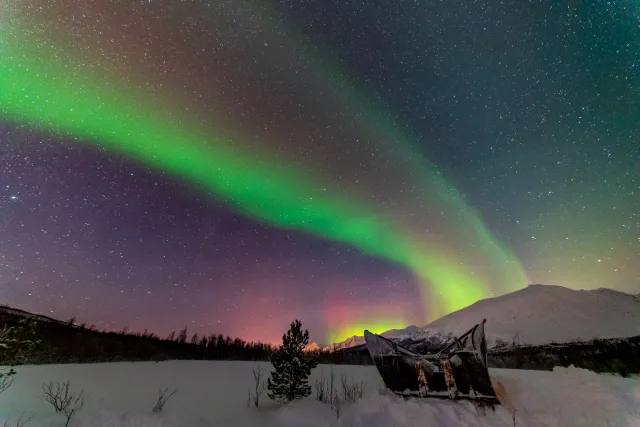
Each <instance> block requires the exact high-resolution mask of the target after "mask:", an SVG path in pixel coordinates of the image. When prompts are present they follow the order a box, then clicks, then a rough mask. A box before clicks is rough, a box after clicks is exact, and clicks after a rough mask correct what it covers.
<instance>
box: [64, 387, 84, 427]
mask: <svg viewBox="0 0 640 427" xmlns="http://www.w3.org/2000/svg"><path fill="white" fill-rule="evenodd" d="M82 393H83V392H82V390H81V391H80V394H78V395H74V397H73V399H72V400H71V403H70V404H69V405H68V406H67V407H66V408H64V409H63V411H62V412H64V415H65V416H66V417H67V421H66V422H65V423H64V427H69V423H70V422H71V419H72V418H73V416H74V415H75V414H76V412H78V411H79V410H80V409H82V407H83V406H84V397H83V395H82Z"/></svg>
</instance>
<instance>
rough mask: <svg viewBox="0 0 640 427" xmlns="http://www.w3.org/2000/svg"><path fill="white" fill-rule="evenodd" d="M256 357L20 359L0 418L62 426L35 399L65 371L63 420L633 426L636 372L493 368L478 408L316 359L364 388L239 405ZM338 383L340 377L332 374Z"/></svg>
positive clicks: (112, 426) (173, 426)
mask: <svg viewBox="0 0 640 427" xmlns="http://www.w3.org/2000/svg"><path fill="white" fill-rule="evenodd" d="M258 364H261V365H262V369H263V371H266V372H269V371H270V369H271V368H270V365H269V364H268V363H264V362H260V363H258V362H210V361H171V362H159V363H154V362H137V363H109V364H84V365H71V364H70V365H45V366H23V367H19V370H18V375H17V376H16V382H15V384H14V385H13V387H12V388H11V389H9V390H8V391H7V392H5V393H4V394H3V395H0V421H2V420H4V419H6V418H7V417H11V418H12V419H14V420H15V419H16V418H17V417H18V416H19V415H20V414H22V413H25V414H26V415H31V414H33V418H32V420H31V422H30V423H29V424H28V427H62V426H63V425H64V420H63V417H62V416H60V415H56V414H55V413H54V412H53V410H52V408H51V407H49V406H48V405H49V404H48V403H46V402H45V401H44V400H43V399H42V397H41V396H42V390H41V387H42V383H43V382H45V381H50V380H53V381H66V380H70V381H71V385H72V388H74V389H80V388H83V389H84V393H85V395H86V400H87V402H86V405H85V407H84V408H83V409H82V410H81V411H80V412H79V414H78V415H77V418H76V419H74V420H73V421H72V422H71V425H70V427H89V426H91V427H185V426H188V427H210V426H234V427H235V426H238V427H252V426H259V427H347V426H352V427H414V426H415V427H418V426H419V427H424V426H429V427H438V426H446V427H489V426H491V427H511V426H513V421H512V416H513V411H514V410H515V414H516V425H517V426H518V427H542V426H545V427H590V426H593V427H596V426H598V427H614V426H615V427H638V426H639V425H640V380H639V379H637V378H636V379H623V378H619V377H614V376H611V375H598V374H595V373H593V372H589V371H585V370H582V369H577V368H573V367H570V368H556V369H555V370H554V371H553V372H542V371H516V370H500V369H493V370H491V375H492V378H493V380H494V384H495V386H496V387H497V388H498V389H501V388H504V390H506V400H505V404H504V405H502V406H499V407H497V408H496V410H495V412H492V411H491V410H487V414H486V415H482V414H480V413H479V412H478V409H477V408H476V407H475V406H474V405H473V404H471V403H470V402H452V401H448V400H436V399H428V400H427V399H421V400H413V399H411V400H407V401H405V400H403V399H402V398H399V397H397V396H393V395H390V394H389V393H388V392H386V391H384V389H383V387H382V382H381V379H380V377H379V375H378V372H377V371H376V369H375V368H374V367H372V366H334V367H330V366H327V365H320V366H319V367H318V368H316V369H314V370H313V372H312V376H311V379H310V384H311V385H313V383H314V381H315V379H316V378H319V376H320V374H321V372H323V371H324V374H325V375H326V374H328V372H329V371H330V370H331V369H334V371H335V373H336V376H337V378H339V376H340V375H341V374H342V373H343V372H344V373H346V374H347V375H348V376H351V377H353V378H354V379H355V380H356V381H366V384H367V388H366V390H365V396H364V398H363V399H362V400H360V401H359V402H357V403H355V404H352V405H350V406H346V407H345V408H343V411H342V413H341V416H340V419H336V416H335V415H334V412H333V411H332V409H331V407H329V406H328V405H326V404H323V403H321V402H317V401H316V400H314V399H313V398H312V397H311V398H308V399H304V400H301V401H296V402H293V403H292V404H289V405H280V404H277V403H275V402H272V401H270V400H269V399H268V398H267V396H266V393H265V395H263V396H262V398H261V404H260V408H257V409H256V408H254V407H247V403H246V402H247V390H248V389H249V388H250V387H252V385H253V376H252V368H254V367H256V365H258ZM337 382H338V383H339V380H338V381H337ZM159 387H163V388H170V389H172V388H174V387H177V388H178V393H177V394H176V395H175V396H173V397H172V398H171V399H170V400H169V402H168V403H167V406H166V408H165V411H164V413H162V414H152V413H151V408H152V407H153V405H154V403H155V399H156V395H157V390H158V388H159Z"/></svg>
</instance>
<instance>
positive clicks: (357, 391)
mask: <svg viewBox="0 0 640 427" xmlns="http://www.w3.org/2000/svg"><path fill="white" fill-rule="evenodd" d="M340 385H341V388H342V389H341V392H342V394H341V396H340V398H341V399H342V400H343V401H344V402H348V403H353V402H357V401H358V400H360V399H362V396H364V389H365V388H366V387H367V383H366V382H364V381H360V382H356V380H354V379H353V378H348V377H347V374H345V373H343V374H342V376H341V377H340Z"/></svg>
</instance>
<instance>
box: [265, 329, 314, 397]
mask: <svg viewBox="0 0 640 427" xmlns="http://www.w3.org/2000/svg"><path fill="white" fill-rule="evenodd" d="M308 344H309V331H308V330H306V329H305V330H304V332H303V331H302V322H300V321H299V320H296V321H294V322H293V323H291V327H290V328H289V330H288V331H287V332H286V333H285V334H284V335H283V336H282V346H280V348H278V349H277V350H276V351H275V352H274V353H273V355H272V357H271V364H272V365H273V368H274V370H273V371H272V372H271V378H268V379H267V389H268V390H269V393H268V395H269V397H270V398H271V399H273V400H278V401H282V402H288V401H291V400H294V399H300V398H303V397H307V396H309V395H310V394H311V386H310V385H309V383H308V382H307V379H308V377H309V375H310V374H311V369H313V368H315V367H316V366H317V365H318V361H317V360H315V359H314V358H313V357H310V356H309V355H307V354H305V352H304V348H305V347H306V346H307V345H308Z"/></svg>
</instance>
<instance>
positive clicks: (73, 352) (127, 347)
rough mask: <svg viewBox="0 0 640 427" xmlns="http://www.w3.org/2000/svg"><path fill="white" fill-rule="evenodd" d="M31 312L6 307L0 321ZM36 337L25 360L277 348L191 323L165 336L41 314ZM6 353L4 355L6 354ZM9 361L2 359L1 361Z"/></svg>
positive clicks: (238, 353)
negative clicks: (194, 328)
mask: <svg viewBox="0 0 640 427" xmlns="http://www.w3.org/2000/svg"><path fill="white" fill-rule="evenodd" d="M24 319H25V316H24V315H22V314H16V313H13V312H7V311H5V310H1V311H0V324H3V325H5V326H9V327H11V326H17V325H19V324H20V322H21V321H24ZM33 324H34V326H33V331H31V333H32V334H33V337H34V339H35V340H37V341H38V345H37V346H35V347H33V348H32V349H30V350H29V352H28V354H25V355H24V357H23V360H22V362H23V363H28V364H46V363H96V362H118V361H162V360H181V359H185V360H186V359H189V360H269V358H270V356H271V354H272V353H273V351H274V350H275V348H274V347H273V346H272V345H271V344H265V343H261V342H247V341H245V340H243V339H240V338H232V337H230V336H225V335H222V334H210V335H203V336H201V335H199V334H197V333H194V334H191V335H189V333H188V329H187V328H184V329H182V330H180V331H178V332H177V333H176V332H172V333H170V334H169V335H168V336H167V337H166V338H161V337H159V336H158V335H156V334H154V333H150V332H148V331H146V330H145V331H144V332H138V333H134V332H130V331H128V329H127V328H124V329H122V330H121V331H117V332H113V331H99V330H97V329H95V328H94V327H87V326H85V325H84V324H82V325H77V324H76V323H75V319H69V321H67V322H61V321H56V320H54V319H48V320H42V319H37V318H36V320H34V322H33ZM0 356H1V355H0ZM6 362H8V361H5V360H0V364H4V363H6Z"/></svg>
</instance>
